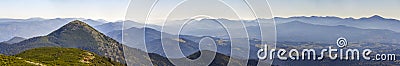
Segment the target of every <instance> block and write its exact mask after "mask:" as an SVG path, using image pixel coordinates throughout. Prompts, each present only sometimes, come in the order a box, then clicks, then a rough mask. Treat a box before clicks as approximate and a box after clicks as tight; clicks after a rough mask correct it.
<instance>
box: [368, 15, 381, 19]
mask: <svg viewBox="0 0 400 66" xmlns="http://www.w3.org/2000/svg"><path fill="white" fill-rule="evenodd" d="M369 18H373V19H384V18H383V17H382V16H379V15H374V16H371V17H369Z"/></svg>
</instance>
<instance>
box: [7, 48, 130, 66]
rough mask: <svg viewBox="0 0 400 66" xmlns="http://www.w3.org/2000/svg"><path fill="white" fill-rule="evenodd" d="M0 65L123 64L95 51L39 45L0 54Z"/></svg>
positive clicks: (110, 65) (83, 65)
mask: <svg viewBox="0 0 400 66" xmlns="http://www.w3.org/2000/svg"><path fill="white" fill-rule="evenodd" d="M0 58H1V59H0V60H1V62H0V65H1V66H3V65H11V66H15V65H48V66H54V65H63V66H64V65H68V66H93V65H94V66H99V65H101V66H112V65H115V66H123V65H124V64H122V63H118V62H114V61H111V59H109V58H106V57H102V56H99V55H97V54H95V53H92V52H89V51H86V50H80V49H77V48H61V47H41V48H34V49H30V50H26V51H23V52H21V53H20V54H17V55H14V56H5V55H0Z"/></svg>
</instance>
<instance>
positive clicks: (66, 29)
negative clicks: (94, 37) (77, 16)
mask: <svg viewBox="0 0 400 66" xmlns="http://www.w3.org/2000/svg"><path fill="white" fill-rule="evenodd" d="M76 31H78V32H80V34H82V33H87V34H100V32H99V31H97V30H96V29H94V28H93V27H91V26H90V25H89V24H86V23H85V22H82V21H79V20H74V21H72V22H69V23H68V24H66V25H64V26H62V27H61V28H60V29H58V30H56V31H54V32H52V33H51V34H49V36H59V35H60V34H63V33H73V34H74V33H76Z"/></svg>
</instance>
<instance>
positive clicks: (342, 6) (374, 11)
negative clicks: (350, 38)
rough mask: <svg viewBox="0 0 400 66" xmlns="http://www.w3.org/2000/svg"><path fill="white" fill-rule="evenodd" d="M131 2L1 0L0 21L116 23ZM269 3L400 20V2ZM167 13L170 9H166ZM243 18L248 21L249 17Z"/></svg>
mask: <svg viewBox="0 0 400 66" xmlns="http://www.w3.org/2000/svg"><path fill="white" fill-rule="evenodd" d="M179 1H181V0H171V1H163V0H160V3H162V4H160V5H165V6H162V7H161V9H163V8H164V7H170V6H173V4H174V3H176V2H179ZM129 2H130V0H117V1H109V0H84V1H82V0H28V1H25V0H24V1H20V0H2V1H0V8H1V9H2V10H1V11H0V18H16V19H28V18H32V17H41V18H45V19H52V18H86V19H94V20H97V19H104V20H107V21H111V22H113V21H117V20H125V16H126V11H127V8H128V7H129ZM163 3H167V4H163ZM233 3H235V2H233ZM268 3H269V5H270V6H271V7H270V8H271V10H272V14H273V17H286V18H287V17H292V16H336V17H340V18H349V17H352V18H362V17H370V16H372V15H380V16H382V17H385V18H391V19H400V16H398V15H400V14H399V13H397V12H400V7H398V6H400V1H399V0H335V1H330V0H305V1H303V0H301V1H299V0H268ZM204 6H207V5H204ZM164 10H168V9H165V8H164ZM164 10H161V11H164ZM239 10H240V9H239ZM156 13H157V12H156ZM160 13H161V12H160ZM217 15H218V14H217ZM242 18H246V16H243V17H242Z"/></svg>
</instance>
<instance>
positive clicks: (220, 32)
mask: <svg viewBox="0 0 400 66" xmlns="http://www.w3.org/2000/svg"><path fill="white" fill-rule="evenodd" d="M74 19H79V20H83V21H84V22H86V23H88V24H89V25H91V26H95V27H94V28H96V29H98V30H99V31H100V32H102V33H104V34H106V35H109V34H111V33H110V32H113V31H118V30H123V28H124V29H129V28H132V27H136V28H143V25H144V24H142V23H139V22H134V21H117V22H108V23H107V21H104V20H92V19H83V18H56V19H42V18H31V19H0V31H1V32H0V36H2V37H0V41H6V40H9V39H11V38H13V37H16V36H18V37H23V38H32V37H35V36H42V35H46V34H48V33H50V32H51V31H54V30H56V29H57V28H59V27H61V26H62V25H64V24H66V23H67V22H69V21H72V20H74ZM258 20H259V21H271V19H258ZM274 20H275V22H276V24H277V25H276V26H277V29H279V30H277V32H278V33H282V34H284V33H283V32H287V31H285V30H290V29H289V28H280V24H285V23H288V22H293V21H297V22H303V23H306V24H313V25H321V26H347V27H354V28H359V29H377V30H383V31H385V30H390V31H394V32H400V27H398V25H400V21H399V20H396V19H390V18H384V17H381V16H379V15H374V16H371V17H364V18H360V19H355V18H339V17H334V16H327V17H319V16H311V17H305V16H297V17H289V18H281V17H275V18H274ZM215 21H220V22H222V23H224V24H228V25H242V23H241V22H242V21H239V20H229V19H201V20H195V21H194V22H191V23H189V24H188V25H186V26H185V29H183V30H182V33H181V35H192V36H215V37H219V38H227V32H226V31H225V29H224V28H223V27H222V26H221V25H220V24H218V23H217V22H215ZM256 21H257V20H244V21H243V24H244V25H245V27H246V28H247V30H248V32H249V36H250V38H257V39H260V37H259V35H258V34H260V33H259V30H258V28H256V27H258V23H257V22H256ZM123 22H125V23H124V24H123ZM178 22H182V20H176V21H171V23H168V24H165V25H164V27H171V26H177V25H175V24H177V23H178ZM293 26H295V25H293ZM271 27H273V26H271ZM147 28H152V29H155V30H157V31H161V28H162V26H158V25H151V24H149V25H147ZM229 28H232V29H233V30H239V29H242V28H243V27H229ZM176 29H178V28H176ZM320 29H322V28H320ZM325 30H327V29H325ZM252 32H255V33H252ZM165 33H170V32H169V31H166V32H165ZM109 36H110V35H109ZM281 36H282V35H279V36H277V37H278V38H279V37H281ZM336 37H340V36H336ZM344 37H346V36H344ZM384 37H385V36H384ZM281 38H284V37H283V36H282V37H281ZM294 38H296V37H294ZM287 40H292V39H280V40H278V41H287ZM390 42H397V41H390Z"/></svg>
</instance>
